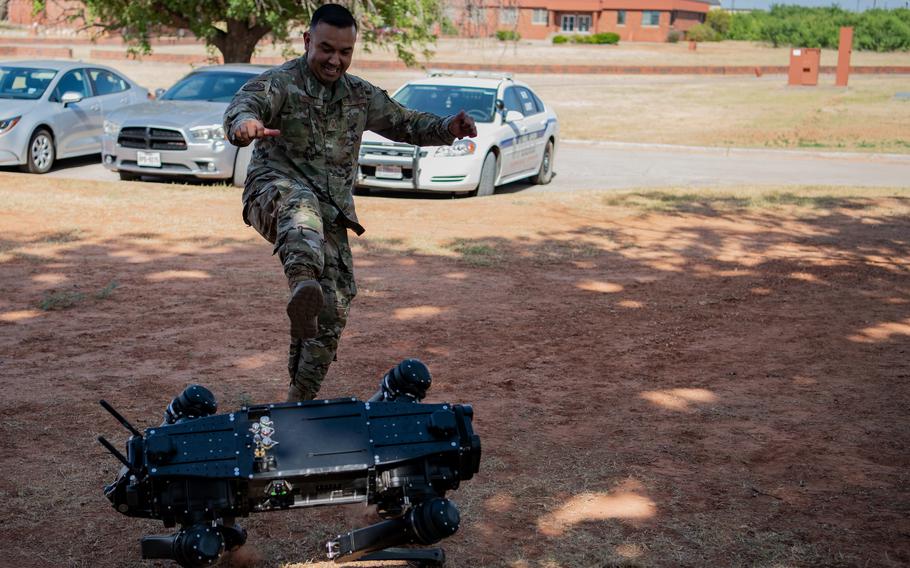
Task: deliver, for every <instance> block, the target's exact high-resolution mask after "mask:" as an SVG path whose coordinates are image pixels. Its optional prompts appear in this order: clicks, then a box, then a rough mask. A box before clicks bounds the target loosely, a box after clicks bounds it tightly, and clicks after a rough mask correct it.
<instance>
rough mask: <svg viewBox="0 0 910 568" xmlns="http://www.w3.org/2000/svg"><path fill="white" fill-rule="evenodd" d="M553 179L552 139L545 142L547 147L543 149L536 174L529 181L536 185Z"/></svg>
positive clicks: (545, 183)
mask: <svg viewBox="0 0 910 568" xmlns="http://www.w3.org/2000/svg"><path fill="white" fill-rule="evenodd" d="M552 179H553V141H552V140H550V141H549V142H547V147H546V148H544V150H543V158H541V159H540V169H539V170H537V175H536V176H534V177H533V178H532V179H531V181H532V182H534V183H536V184H537V185H547V184H548V183H550V181H551V180H552Z"/></svg>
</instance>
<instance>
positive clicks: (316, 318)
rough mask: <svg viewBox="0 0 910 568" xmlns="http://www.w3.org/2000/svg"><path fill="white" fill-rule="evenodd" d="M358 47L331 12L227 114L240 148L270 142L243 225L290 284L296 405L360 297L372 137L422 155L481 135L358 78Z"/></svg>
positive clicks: (327, 360)
mask: <svg viewBox="0 0 910 568" xmlns="http://www.w3.org/2000/svg"><path fill="white" fill-rule="evenodd" d="M356 39H357V24H356V21H355V20H354V18H353V16H352V15H351V13H350V12H349V11H348V10H347V9H346V8H344V7H342V6H339V5H337V4H326V5H324V6H322V7H320V8H319V9H318V10H316V12H314V13H313V18H312V21H311V24H310V29H309V31H308V32H306V33H305V34H304V42H305V45H306V53H305V54H304V56H303V57H301V58H299V59H295V60H293V61H288V62H287V63H285V64H283V65H281V66H278V67H276V68H273V69H270V70H268V71H266V72H265V73H263V74H262V75H260V76H259V77H256V78H255V79H253V80H251V81H249V82H248V83H247V84H245V85H244V86H243V88H242V89H241V90H240V91H238V92H237V94H236V95H235V96H234V99H233V100H232V101H231V104H230V106H229V107H228V109H227V110H226V111H225V114H224V131H225V132H226V133H227V136H228V138H229V140H230V141H231V143H233V144H235V145H237V146H246V145H248V144H250V143H251V142H252V141H253V140H254V139H258V140H259V141H258V143H257V144H256V148H255V149H254V151H253V158H252V161H251V162H250V167H249V170H248V171H247V178H246V187H245V188H244V192H243V220H244V221H245V222H246V223H247V224H248V225H252V226H253V227H254V228H255V229H256V230H257V231H259V234H261V235H262V236H263V237H265V238H266V239H267V240H268V241H269V242H270V243H272V244H273V245H274V252H275V253H278V255H279V258H280V259H281V263H282V264H283V265H284V273H285V275H286V276H287V278H288V284H289V286H290V297H289V300H288V306H287V312H288V317H289V318H290V320H291V345H290V350H289V354H288V372H289V374H290V377H291V383H290V387H289V389H288V400H289V401H299V400H311V399H313V398H315V397H316V393H317V392H318V391H319V386H320V384H321V383H322V380H323V378H324V377H325V374H326V372H327V371H328V368H329V365H330V364H331V363H332V361H333V360H334V358H335V352H336V349H337V347H338V339H339V338H340V337H341V332H342V330H343V329H344V326H345V324H346V323H347V318H348V310H349V308H350V304H351V300H353V298H354V296H355V295H356V294H357V287H356V285H355V283H354V272H353V263H352V259H351V248H350V246H349V245H348V235H347V230H348V229H352V230H353V231H354V232H356V233H357V234H358V235H360V234H362V233H363V231H364V228H363V227H362V226H361V225H360V223H359V222H358V220H357V214H356V212H355V211H354V199H353V196H352V190H353V186H354V179H355V176H356V174H357V158H358V153H359V150H360V140H361V136H362V135H363V131H364V130H372V131H374V132H377V133H379V134H381V135H382V136H385V137H387V138H390V139H392V140H397V141H400V142H407V143H410V144H415V145H418V146H432V145H449V144H451V143H452V142H453V141H454V140H455V138H463V137H466V136H476V135H477V130H476V128H475V125H474V121H473V120H472V119H471V118H470V117H469V116H467V115H466V114H465V113H464V112H463V111H462V112H459V113H458V114H457V115H454V116H450V117H448V118H440V117H438V116H435V115H432V114H428V113H421V112H417V111H414V110H410V109H407V108H405V107H403V106H401V105H400V104H398V103H397V102H395V101H393V100H392V99H391V98H389V96H388V94H387V93H386V92H385V91H382V90H381V89H379V88H377V87H375V86H373V85H371V84H370V83H368V82H366V81H364V80H363V79H360V78H358V77H354V76H351V75H348V74H346V73H345V71H346V70H347V68H348V66H349V65H350V63H351V55H352V53H353V50H354V43H355V41H356Z"/></svg>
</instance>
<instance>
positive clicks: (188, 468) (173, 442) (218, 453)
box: [145, 412, 253, 477]
mask: <svg viewBox="0 0 910 568" xmlns="http://www.w3.org/2000/svg"><path fill="white" fill-rule="evenodd" d="M248 424H249V419H248V418H247V415H246V413H245V412H240V413H232V414H227V415H218V416H209V417H206V418H197V419H195V420H188V421H186V422H181V423H178V424H173V425H169V426H166V427H159V428H150V429H149V430H147V431H146V436H145V439H146V444H145V454H146V456H145V459H146V461H147V463H148V464H149V475H151V476H152V477H167V476H187V477H240V476H248V475H249V474H250V473H252V469H251V466H252V461H253V454H252V449H251V446H250V444H249V437H248V436H247V432H246V431H245V430H246V429H247V428H248Z"/></svg>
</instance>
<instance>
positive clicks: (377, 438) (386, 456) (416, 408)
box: [367, 402, 461, 466]
mask: <svg viewBox="0 0 910 568" xmlns="http://www.w3.org/2000/svg"><path fill="white" fill-rule="evenodd" d="M451 410H452V406H451V405H450V404H414V403H408V402H401V403H394V402H387V403H383V404H373V405H369V408H368V409H367V417H368V418H369V427H370V438H371V439H372V440H373V445H374V449H373V451H374V463H375V464H376V465H377V466H386V465H390V464H395V463H398V462H404V461H407V460H410V459H414V458H418V457H420V456H424V455H427V454H429V453H437V452H438V453H445V452H457V451H458V448H459V446H460V445H461V441H460V439H459V435H458V432H457V431H454V432H450V433H445V434H444V433H441V432H433V431H432V430H431V428H430V426H431V417H432V416H433V414H434V413H436V412H451ZM377 458H378V459H377Z"/></svg>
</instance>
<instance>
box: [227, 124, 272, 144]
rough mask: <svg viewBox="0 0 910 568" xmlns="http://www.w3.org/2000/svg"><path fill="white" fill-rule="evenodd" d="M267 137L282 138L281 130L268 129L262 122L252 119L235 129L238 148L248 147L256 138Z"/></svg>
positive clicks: (235, 141)
mask: <svg viewBox="0 0 910 568" xmlns="http://www.w3.org/2000/svg"><path fill="white" fill-rule="evenodd" d="M266 136H281V131H280V130H275V129H274V128H266V127H265V126H264V125H263V124H262V122H260V121H258V120H256V119H255V118H251V119H249V120H244V121H243V122H241V123H240V124H239V125H237V128H235V129H234V136H233V138H234V144H236V145H237V146H247V145H249V143H250V142H252V141H253V140H255V139H256V138H265V137H266Z"/></svg>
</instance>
